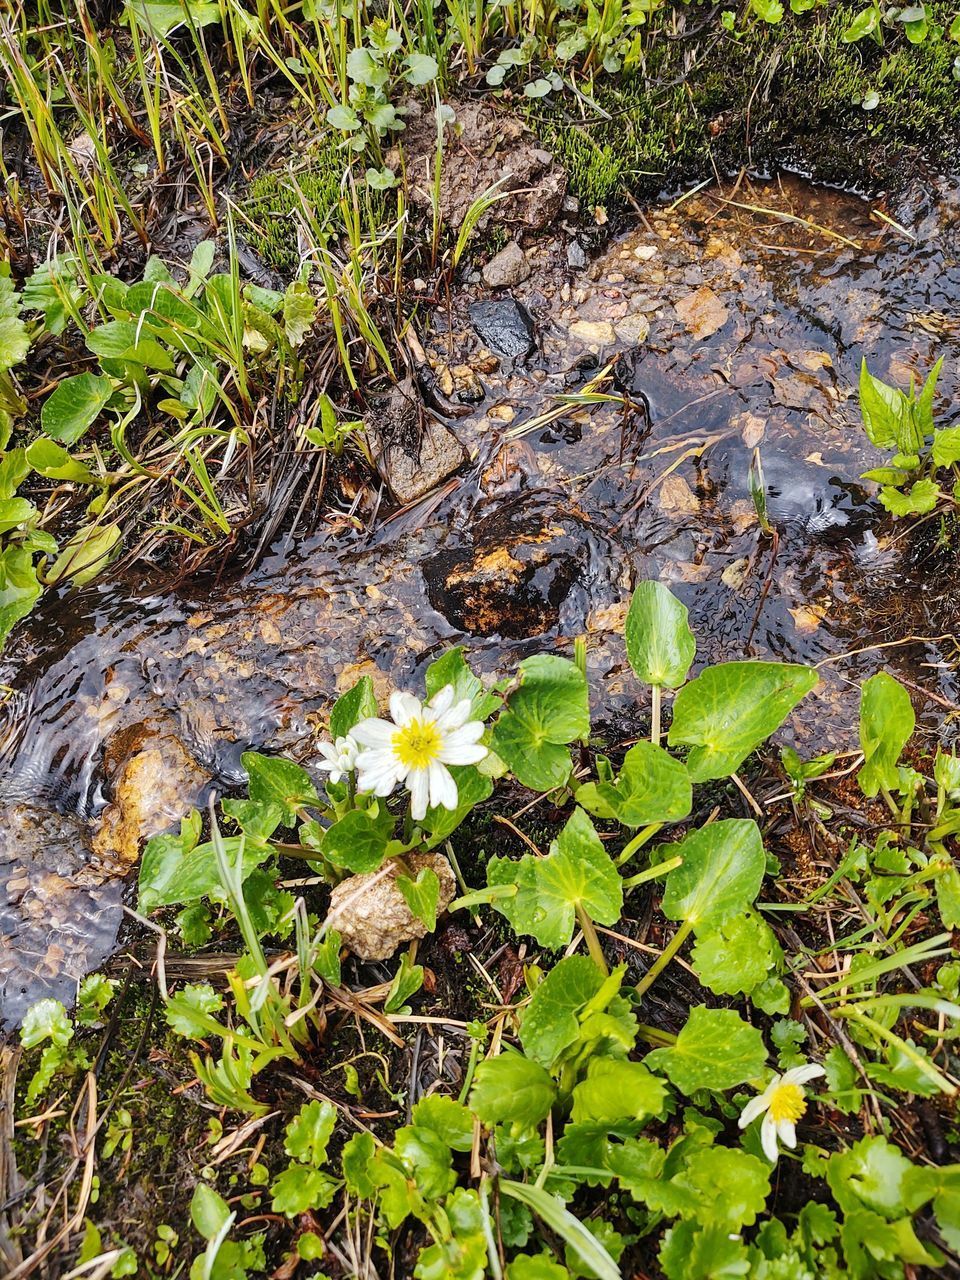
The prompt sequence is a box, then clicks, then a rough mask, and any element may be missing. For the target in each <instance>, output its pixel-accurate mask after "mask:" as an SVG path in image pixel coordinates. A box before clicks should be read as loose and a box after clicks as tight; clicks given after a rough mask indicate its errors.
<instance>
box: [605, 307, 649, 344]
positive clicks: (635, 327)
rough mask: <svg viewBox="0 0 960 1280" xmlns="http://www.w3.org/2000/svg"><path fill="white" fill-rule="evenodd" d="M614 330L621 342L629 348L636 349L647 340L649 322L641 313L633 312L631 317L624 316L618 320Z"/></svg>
mask: <svg viewBox="0 0 960 1280" xmlns="http://www.w3.org/2000/svg"><path fill="white" fill-rule="evenodd" d="M614 328H615V329H616V331H617V337H618V338H619V339H620V341H621V342H627V343H629V344H630V346H633V347H638V346H639V345H640V343H641V342H646V340H647V336H648V334H649V333H650V321H649V320H648V319H647V317H646V316H645V315H644V314H643V312H642V311H635V312H634V313H633V315H629V316H624V317H623V319H622V320H618V321H617V323H616V324H615V325H614Z"/></svg>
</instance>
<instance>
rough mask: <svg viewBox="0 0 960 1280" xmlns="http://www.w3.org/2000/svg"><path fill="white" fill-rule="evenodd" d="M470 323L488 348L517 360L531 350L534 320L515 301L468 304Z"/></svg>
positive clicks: (504, 300)
mask: <svg viewBox="0 0 960 1280" xmlns="http://www.w3.org/2000/svg"><path fill="white" fill-rule="evenodd" d="M469 311H470V323H471V324H472V325H473V327H474V329H475V330H476V331H477V333H478V334H479V336H480V337H481V338H482V339H483V341H484V342H485V343H486V345H487V346H488V347H492V348H493V350H494V351H499V353H500V354H501V355H502V356H509V357H510V358H511V359H513V360H518V359H520V358H521V357H523V356H527V355H529V354H530V352H531V351H532V350H533V344H534V329H533V321H532V320H531V319H530V313H529V312H528V311H527V309H526V307H524V306H521V304H520V303H519V302H517V300H516V298H496V299H491V300H490V301H486V302H471V303H470V308H469Z"/></svg>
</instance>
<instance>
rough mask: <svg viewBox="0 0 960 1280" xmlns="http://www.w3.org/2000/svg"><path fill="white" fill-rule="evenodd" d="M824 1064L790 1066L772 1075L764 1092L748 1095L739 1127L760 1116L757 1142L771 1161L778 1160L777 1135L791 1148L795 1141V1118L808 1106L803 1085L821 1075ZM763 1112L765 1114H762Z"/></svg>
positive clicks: (743, 1127) (810, 1063)
mask: <svg viewBox="0 0 960 1280" xmlns="http://www.w3.org/2000/svg"><path fill="white" fill-rule="evenodd" d="M824 1074H825V1073H824V1069H823V1067H820V1066H817V1064H816V1063H815V1062H808V1063H807V1064H806V1066H803V1067H791V1068H790V1070H789V1071H785V1072H784V1073H783V1075H782V1076H774V1077H773V1079H772V1080H771V1081H770V1083H769V1084H768V1085H767V1087H766V1088H765V1089H764V1091H763V1093H761V1094H759V1095H758V1096H757V1097H756V1098H751V1099H750V1101H749V1102H748V1103H747V1105H746V1106H745V1107H744V1108H743V1111H742V1113H741V1115H740V1128H741V1129H745V1128H746V1127H747V1125H748V1124H750V1123H751V1122H752V1121H754V1120H756V1118H757V1116H760V1115H762V1116H763V1124H762V1125H761V1126H760V1143H761V1145H762V1147H763V1151H764V1154H765V1155H766V1157H767V1159H768V1160H769V1161H771V1163H773V1164H776V1163H777V1157H778V1155H779V1154H780V1152H779V1149H778V1148H777V1139H778V1138H779V1139H780V1141H781V1142H782V1143H783V1144H784V1146H787V1147H790V1148H791V1149H792V1148H793V1147H795V1146H796V1145H797V1128H796V1125H797V1121H798V1120H799V1119H800V1117H801V1116H802V1115H803V1113H804V1112H805V1111H806V1109H807V1100H806V1096H805V1094H804V1092H803V1085H805V1084H806V1083H807V1081H808V1080H815V1079H816V1078H817V1076H822V1075H824ZM764 1113H766V1114H764Z"/></svg>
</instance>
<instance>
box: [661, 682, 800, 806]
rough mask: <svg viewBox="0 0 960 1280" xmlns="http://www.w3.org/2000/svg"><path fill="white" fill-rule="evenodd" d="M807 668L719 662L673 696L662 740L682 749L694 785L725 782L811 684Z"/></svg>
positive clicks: (767, 736) (776, 727) (779, 723)
mask: <svg viewBox="0 0 960 1280" xmlns="http://www.w3.org/2000/svg"><path fill="white" fill-rule="evenodd" d="M817 679H818V677H817V673H816V671H814V670H813V669H812V668H811V667H801V666H796V665H794V664H791V663H785V662H723V663H720V664H719V665H717V666H715V667H706V668H704V670H703V671H701V672H700V674H699V675H698V676H697V678H696V679H695V680H691V681H690V683H689V684H686V685H684V687H683V688H682V689H681V690H680V692H679V693H678V694H677V697H676V700H675V701H674V704H673V723H672V724H671V726H670V733H669V735H668V738H667V741H668V742H669V743H670V746H671V747H678V746H688V747H692V748H693V749H692V751H691V752H690V754H689V756H688V757H687V768H688V770H689V771H690V777H691V778H692V779H693V781H694V782H706V781H707V780H708V779H710V778H725V777H727V776H728V775H729V774H731V773H734V772H735V771H736V769H737V768H739V766H740V765H741V764H742V763H743V761H744V760H745V759H746V758H747V756H748V755H749V754H750V752H751V751H754V750H756V748H757V747H759V746H760V744H761V743H762V742H764V741H765V740H766V739H767V738H769V737H770V735H771V734H772V733H774V732H775V731H776V730H777V729H779V727H780V725H781V724H783V722H784V720H785V719H786V718H787V716H788V715H789V714H790V712H791V711H792V710H793V708H794V707H795V706H796V705H797V703H798V702H799V701H800V699H801V698H803V697H804V696H805V695H806V694H808V693H809V692H810V690H811V689H812V688H813V687H814V686H815V685H816V683H817Z"/></svg>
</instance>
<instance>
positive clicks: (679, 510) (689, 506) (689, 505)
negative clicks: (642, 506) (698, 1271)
mask: <svg viewBox="0 0 960 1280" xmlns="http://www.w3.org/2000/svg"><path fill="white" fill-rule="evenodd" d="M660 510H661V511H669V512H671V513H673V514H675V515H693V514H694V513H695V512H697V511H699V510H700V503H699V501H698V499H697V495H696V494H695V493H694V492H693V490H692V489H691V488H690V486H689V485H688V484H687V482H686V480H684V478H683V476H677V475H672V476H667V478H666V479H665V480H664V481H663V483H662V484H661V485H660Z"/></svg>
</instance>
